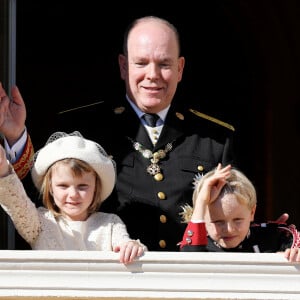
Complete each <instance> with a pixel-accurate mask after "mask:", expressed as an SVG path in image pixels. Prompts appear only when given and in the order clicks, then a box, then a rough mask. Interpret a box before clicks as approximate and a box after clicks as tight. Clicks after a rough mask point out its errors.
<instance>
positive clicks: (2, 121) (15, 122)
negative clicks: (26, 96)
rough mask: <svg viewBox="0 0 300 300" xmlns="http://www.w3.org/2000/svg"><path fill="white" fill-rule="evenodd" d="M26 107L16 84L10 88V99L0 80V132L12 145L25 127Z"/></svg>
mask: <svg viewBox="0 0 300 300" xmlns="http://www.w3.org/2000/svg"><path fill="white" fill-rule="evenodd" d="M25 120H26V107H25V103H24V101H23V98H22V95H21V93H20V91H19V89H18V88H17V87H16V86H13V87H12V89H11V99H10V98H9V96H8V95H7V93H6V91H5V89H4V88H3V86H2V83H1V82H0V132H1V133H2V134H3V135H4V136H5V138H6V140H7V142H8V144H9V145H10V146H12V145H13V144H14V143H15V142H16V141H17V140H18V139H19V138H20V137H21V135H22V133H23V132H24V129H25Z"/></svg>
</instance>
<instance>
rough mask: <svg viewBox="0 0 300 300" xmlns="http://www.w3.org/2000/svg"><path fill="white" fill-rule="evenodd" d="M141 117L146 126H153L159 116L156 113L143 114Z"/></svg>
mask: <svg viewBox="0 0 300 300" xmlns="http://www.w3.org/2000/svg"><path fill="white" fill-rule="evenodd" d="M143 118H144V120H145V122H146V124H147V125H148V126H150V127H155V126H156V121H157V120H158V119H159V116H158V115H157V114H144V115H143Z"/></svg>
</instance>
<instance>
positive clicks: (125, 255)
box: [113, 240, 147, 264]
mask: <svg viewBox="0 0 300 300" xmlns="http://www.w3.org/2000/svg"><path fill="white" fill-rule="evenodd" d="M146 250H147V248H146V247H145V246H144V245H143V244H142V243H141V242H140V241H139V240H136V241H135V240H131V241H129V242H126V243H123V244H122V245H121V246H116V247H114V249H113V251H114V252H120V262H121V263H123V264H128V263H131V262H133V260H134V259H135V258H136V257H139V256H142V255H143V254H144V252H145V251H146Z"/></svg>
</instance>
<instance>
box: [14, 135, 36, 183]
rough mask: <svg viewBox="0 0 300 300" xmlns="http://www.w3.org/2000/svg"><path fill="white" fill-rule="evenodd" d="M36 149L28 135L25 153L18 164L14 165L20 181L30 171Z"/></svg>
mask: <svg viewBox="0 0 300 300" xmlns="http://www.w3.org/2000/svg"><path fill="white" fill-rule="evenodd" d="M33 155H34V149H33V145H32V142H31V138H30V136H29V134H28V135H27V142H26V145H25V147H24V150H23V153H22V155H21V157H20V158H19V159H18V161H17V162H15V163H14V164H13V167H14V169H15V172H16V173H17V175H18V177H19V178H20V179H23V178H25V176H26V175H27V173H28V172H29V171H30V169H31V166H32V164H33Z"/></svg>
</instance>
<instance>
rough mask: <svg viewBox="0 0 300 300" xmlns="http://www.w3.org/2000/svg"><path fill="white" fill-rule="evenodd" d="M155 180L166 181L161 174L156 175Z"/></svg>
mask: <svg viewBox="0 0 300 300" xmlns="http://www.w3.org/2000/svg"><path fill="white" fill-rule="evenodd" d="M154 179H155V180H156V181H162V180H163V179H164V175H163V174H161V173H157V174H155V175H154Z"/></svg>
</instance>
